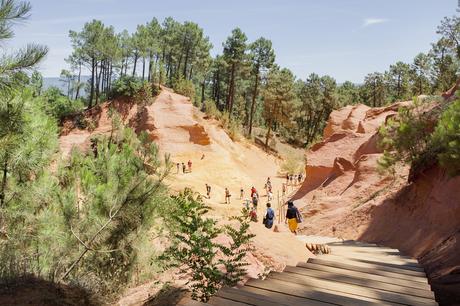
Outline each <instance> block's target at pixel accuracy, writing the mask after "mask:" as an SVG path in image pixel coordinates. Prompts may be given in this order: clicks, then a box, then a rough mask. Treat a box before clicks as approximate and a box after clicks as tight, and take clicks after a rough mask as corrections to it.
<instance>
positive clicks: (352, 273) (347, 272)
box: [297, 263, 431, 291]
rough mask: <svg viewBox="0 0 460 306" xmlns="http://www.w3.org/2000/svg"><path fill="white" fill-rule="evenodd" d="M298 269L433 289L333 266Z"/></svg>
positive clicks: (427, 286)
mask: <svg viewBox="0 0 460 306" xmlns="http://www.w3.org/2000/svg"><path fill="white" fill-rule="evenodd" d="M297 267H299V268H302V269H311V270H318V271H324V272H329V273H335V274H337V275H345V276H354V277H359V278H362V279H370V280H375V281H379V282H383V283H388V284H395V285H398V286H402V287H408V288H415V289H419V290H428V291H431V287H430V285H428V284H427V283H422V282H414V281H412V280H405V279H400V278H395V277H390V276H384V275H379V274H375V273H372V274H370V273H365V272H359V271H352V270H347V269H341V268H336V267H332V266H325V265H319V264H314V263H299V264H298V265H297Z"/></svg>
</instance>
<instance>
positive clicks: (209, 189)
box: [206, 184, 211, 199]
mask: <svg viewBox="0 0 460 306" xmlns="http://www.w3.org/2000/svg"><path fill="white" fill-rule="evenodd" d="M206 195H207V196H208V199H210V198H211V186H209V185H208V184H206Z"/></svg>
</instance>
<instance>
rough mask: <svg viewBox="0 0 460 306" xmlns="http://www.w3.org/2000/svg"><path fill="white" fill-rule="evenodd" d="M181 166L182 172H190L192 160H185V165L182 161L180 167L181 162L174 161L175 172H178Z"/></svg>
mask: <svg viewBox="0 0 460 306" xmlns="http://www.w3.org/2000/svg"><path fill="white" fill-rule="evenodd" d="M181 168H182V173H184V174H185V173H187V172H189V173H190V172H192V161H191V160H189V161H188V162H187V165H185V163H182V167H181V163H176V169H177V172H176V173H177V174H179V172H180V169H181Z"/></svg>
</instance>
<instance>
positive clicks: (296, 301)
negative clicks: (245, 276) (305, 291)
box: [240, 286, 331, 306]
mask: <svg viewBox="0 0 460 306" xmlns="http://www.w3.org/2000/svg"><path fill="white" fill-rule="evenodd" d="M240 290H241V291H243V292H252V293H256V294H260V295H265V296H268V297H269V298H270V300H271V301H273V302H275V303H277V305H289V306H303V305H309V306H328V305H331V304H330V303H326V302H320V301H317V300H312V299H307V298H301V297H297V296H293V295H288V294H284V293H279V292H274V291H268V290H265V289H260V288H256V287H249V286H244V287H241V288H240ZM261 305H262V306H264V305H265V304H261Z"/></svg>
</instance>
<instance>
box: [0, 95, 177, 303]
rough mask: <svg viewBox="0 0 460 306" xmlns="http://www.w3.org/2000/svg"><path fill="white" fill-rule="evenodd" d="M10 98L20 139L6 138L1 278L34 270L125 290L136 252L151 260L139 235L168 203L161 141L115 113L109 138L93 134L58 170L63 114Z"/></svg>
mask: <svg viewBox="0 0 460 306" xmlns="http://www.w3.org/2000/svg"><path fill="white" fill-rule="evenodd" d="M1 105H4V104H1ZM7 106H8V109H7V110H5V111H8V112H9V115H10V118H12V116H11V114H12V111H13V110H14V112H15V113H17V114H18V115H16V116H15V117H14V118H16V119H15V121H14V122H16V123H14V122H13V121H11V122H10V123H11V124H10V126H11V127H12V128H13V127H15V128H14V130H13V129H10V131H9V133H8V135H12V136H13V135H14V137H9V138H6V137H3V136H2V137H1V138H0V143H1V144H2V149H4V150H0V151H1V152H2V153H1V154H0V159H1V161H2V165H7V171H8V182H7V184H6V188H5V194H4V195H5V197H4V198H5V199H6V201H5V203H3V202H2V205H1V206H0V209H1V216H2V218H1V220H0V221H1V222H2V224H1V225H2V226H1V227H0V228H2V229H5V232H3V233H2V234H3V235H4V236H6V237H7V238H6V239H5V240H4V241H2V243H1V244H0V259H1V260H0V277H1V278H2V279H7V278H13V277H17V276H21V275H23V274H29V273H32V274H34V275H38V276H42V277H44V278H45V279H49V280H54V281H58V280H64V281H71V282H73V283H78V284H80V285H81V286H83V287H85V288H87V289H89V290H91V291H92V292H96V293H98V294H100V295H104V296H110V295H111V294H115V293H117V292H118V291H119V290H120V288H121V287H122V286H125V284H126V283H127V282H129V281H130V280H131V278H132V274H133V271H134V270H135V268H136V267H138V266H139V265H142V263H138V259H142V258H144V260H145V258H146V256H145V254H139V252H141V251H142V250H143V249H142V248H140V247H139V244H138V239H139V237H143V236H144V235H146V234H147V233H149V232H150V231H151V229H152V226H153V225H154V220H155V219H154V216H155V215H156V214H157V213H158V211H160V210H161V209H157V208H159V207H160V206H162V205H166V204H165V203H169V202H168V200H167V196H166V194H165V191H166V188H165V187H164V185H163V184H162V181H163V179H164V178H165V177H166V175H167V174H168V172H169V169H170V165H169V161H168V159H166V161H165V163H164V164H163V163H160V162H159V160H158V149H157V148H156V146H155V145H154V144H152V143H150V142H149V141H148V138H147V137H145V136H142V137H140V138H139V139H138V138H137V137H136V135H135V133H134V132H133V131H132V130H131V129H126V128H123V127H122V126H121V125H120V123H119V122H120V120H119V119H117V118H116V117H115V118H114V131H113V132H112V134H111V135H110V136H104V137H101V138H98V139H95V140H93V143H94V145H93V146H92V151H90V152H89V153H88V154H82V153H80V152H78V151H74V152H73V153H72V156H71V159H70V160H69V161H64V162H63V164H62V165H61V166H60V167H59V170H58V174H57V175H56V174H51V173H50V172H49V171H48V170H47V169H48V168H49V162H50V159H51V157H52V156H53V154H52V153H53V152H54V150H55V148H56V145H57V128H56V125H55V120H52V119H51V118H50V117H48V116H47V115H46V114H45V113H44V112H43V111H41V108H40V106H41V105H40V104H36V103H30V102H27V101H24V102H21V101H20V100H18V101H16V100H14V101H9V105H7ZM20 106H21V107H22V108H21V107H20ZM29 107H30V108H29ZM32 107H33V108H32ZM20 110H22V112H20ZM0 114H4V112H3V109H2V111H1V112H0ZM11 120H13V119H11ZM3 122H4V121H3V120H2V123H3ZM0 130H1V131H4V130H5V129H3V127H2V129H0ZM13 140H14V142H13ZM3 146H4V147H3ZM5 161H6V163H4V162H5ZM150 254H151V253H150ZM144 267H145V266H144ZM144 273H147V271H144Z"/></svg>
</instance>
